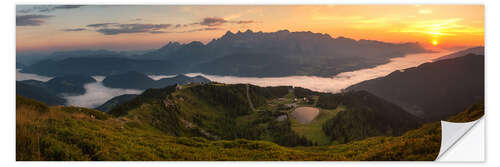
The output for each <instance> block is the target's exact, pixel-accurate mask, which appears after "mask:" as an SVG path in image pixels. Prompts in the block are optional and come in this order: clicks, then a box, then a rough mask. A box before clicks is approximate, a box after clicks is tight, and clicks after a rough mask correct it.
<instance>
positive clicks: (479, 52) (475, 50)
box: [434, 46, 484, 61]
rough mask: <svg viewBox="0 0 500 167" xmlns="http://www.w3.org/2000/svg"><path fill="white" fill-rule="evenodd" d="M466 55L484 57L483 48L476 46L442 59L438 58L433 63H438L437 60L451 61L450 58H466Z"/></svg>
mask: <svg viewBox="0 0 500 167" xmlns="http://www.w3.org/2000/svg"><path fill="white" fill-rule="evenodd" d="M468 54H476V55H484V47H482V46H478V47H473V48H467V49H464V50H461V51H458V52H455V53H452V54H449V55H446V56H443V57H439V58H437V59H434V61H439V60H445V59H452V58H457V57H462V56H466V55H468Z"/></svg>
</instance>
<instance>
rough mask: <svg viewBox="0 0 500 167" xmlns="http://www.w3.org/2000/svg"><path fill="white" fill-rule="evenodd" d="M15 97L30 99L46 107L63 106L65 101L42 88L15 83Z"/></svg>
mask: <svg viewBox="0 0 500 167" xmlns="http://www.w3.org/2000/svg"><path fill="white" fill-rule="evenodd" d="M16 95H20V96H24V97H28V98H32V99H35V100H38V101H41V102H44V103H46V104H47V105H64V104H65V103H66V100H65V99H63V98H60V97H58V96H57V95H56V94H54V93H53V92H51V91H49V90H47V89H46V88H43V87H38V86H34V85H30V84H27V83H23V82H19V81H16Z"/></svg>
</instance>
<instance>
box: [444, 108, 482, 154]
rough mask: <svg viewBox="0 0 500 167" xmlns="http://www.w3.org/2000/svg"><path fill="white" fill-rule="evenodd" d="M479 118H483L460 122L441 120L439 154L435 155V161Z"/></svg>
mask: <svg viewBox="0 0 500 167" xmlns="http://www.w3.org/2000/svg"><path fill="white" fill-rule="evenodd" d="M481 119H483V118H480V119H477V120H475V121H471V122H460V123H456V122H448V121H441V147H440V149H439V154H438V156H437V157H436V161H440V158H441V157H442V156H443V155H444V154H446V152H447V151H448V150H449V149H450V148H451V147H452V146H453V145H455V143H457V142H458V141H459V140H460V139H461V138H462V137H463V136H464V135H465V134H467V132H469V131H470V130H471V129H472V127H474V125H476V124H477V123H478V122H479V121H480V120H481Z"/></svg>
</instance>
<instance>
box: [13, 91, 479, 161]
mask: <svg viewBox="0 0 500 167" xmlns="http://www.w3.org/2000/svg"><path fill="white" fill-rule="evenodd" d="M478 106H481V105H478ZM482 114H483V107H471V108H469V110H468V111H466V112H464V113H461V114H459V115H458V116H457V117H455V118H451V119H450V120H454V119H459V120H460V121H467V120H475V119H476V118H478V117H479V116H480V115H482ZM439 146H440V124H439V122H435V123H429V124H426V125H424V126H422V127H421V128H419V129H415V130H411V131H408V132H406V133H405V134H403V135H402V136H399V137H372V138H368V139H365V140H361V141H355V142H349V143H347V144H336V145H330V146H313V147H283V146H279V145H277V144H274V143H272V142H267V141H255V140H245V139H236V140H207V139H205V138H200V137H175V136H172V135H169V134H168V133H165V132H164V131H162V130H159V129H157V128H155V127H153V126H150V125H149V123H148V122H144V121H141V120H133V119H130V118H128V117H112V116H110V115H107V114H105V113H102V112H100V111H97V110H91V109H84V108H77V107H57V106H54V107H48V106H46V105H45V104H43V103H40V102H37V101H34V100H30V99H27V98H23V97H21V96H17V98H16V159H17V160H433V159H434V158H435V157H436V156H437V153H438V152H439Z"/></svg>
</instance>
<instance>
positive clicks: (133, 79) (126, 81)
mask: <svg viewBox="0 0 500 167" xmlns="http://www.w3.org/2000/svg"><path fill="white" fill-rule="evenodd" d="M102 82H103V85H104V86H107V87H111V88H125V89H141V90H143V89H148V88H162V87H166V86H170V85H175V84H187V83H191V82H192V83H208V82H210V80H208V79H206V78H205V77H202V76H195V77H188V76H185V75H182V74H179V75H177V76H175V77H172V78H163V79H160V80H153V79H151V78H150V77H149V76H147V75H146V74H144V73H140V72H135V71H130V72H126V73H121V74H115V75H110V76H107V77H106V78H105V79H104V80H103V81H102Z"/></svg>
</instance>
